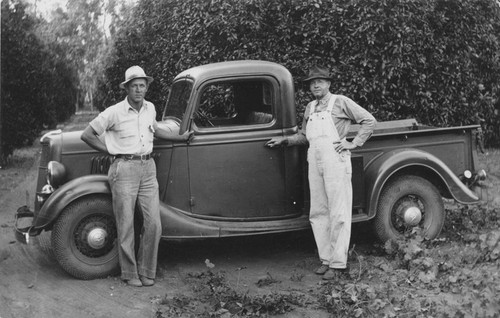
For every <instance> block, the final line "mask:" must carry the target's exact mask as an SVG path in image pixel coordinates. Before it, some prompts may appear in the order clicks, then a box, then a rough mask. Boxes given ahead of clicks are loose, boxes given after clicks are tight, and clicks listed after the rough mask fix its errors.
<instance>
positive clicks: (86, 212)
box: [51, 195, 119, 279]
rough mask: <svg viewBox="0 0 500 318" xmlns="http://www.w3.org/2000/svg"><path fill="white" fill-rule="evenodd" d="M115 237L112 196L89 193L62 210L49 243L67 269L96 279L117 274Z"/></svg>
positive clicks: (58, 259)
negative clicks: (89, 194) (90, 194)
mask: <svg viewBox="0 0 500 318" xmlns="http://www.w3.org/2000/svg"><path fill="white" fill-rule="evenodd" d="M89 234H95V235H94V236H92V235H89ZM90 237H93V238H94V240H90ZM116 237H117V232H116V223H115V218H114V215H113V207H112V203H111V197H109V196H105V195H92V196H89V197H85V198H83V199H81V200H78V201H76V202H73V203H71V204H70V205H68V206H67V207H66V208H65V209H64V211H63V213H62V214H61V216H60V217H59V218H58V219H57V221H56V223H55V224H54V227H53V229H52V238H51V243H52V249H53V250H54V255H55V257H56V260H57V261H58V263H59V264H60V265H61V267H62V268H63V269H64V270H65V271H66V272H68V273H69V274H71V275H72V276H74V277H76V278H79V279H95V278H103V277H107V276H109V275H114V274H117V273H119V264H118V247H117V239H116Z"/></svg>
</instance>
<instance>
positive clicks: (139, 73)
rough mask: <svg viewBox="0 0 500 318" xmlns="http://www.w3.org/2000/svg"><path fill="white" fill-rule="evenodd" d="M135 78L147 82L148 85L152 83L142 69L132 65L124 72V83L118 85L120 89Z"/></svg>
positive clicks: (151, 79) (150, 78)
mask: <svg viewBox="0 0 500 318" xmlns="http://www.w3.org/2000/svg"><path fill="white" fill-rule="evenodd" d="M136 78H144V79H146V81H147V82H148V85H149V84H151V82H152V81H153V78H152V77H151V76H147V75H146V73H145V72H144V70H143V69H142V67H140V66H137V65H134V66H131V67H129V68H128V69H127V70H126V71H125V81H124V82H121V83H120V88H123V89H125V85H126V84H127V83H128V82H130V81H132V80H135V79H136Z"/></svg>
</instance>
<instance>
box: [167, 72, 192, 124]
mask: <svg viewBox="0 0 500 318" xmlns="http://www.w3.org/2000/svg"><path fill="white" fill-rule="evenodd" d="M192 87H193V83H192V82H191V81H189V80H187V79H186V80H183V81H177V82H175V83H174V84H173V85H172V90H171V91H170V94H169V96H168V100H167V105H166V106H165V110H164V112H163V120H166V119H169V118H172V117H175V118H176V119H178V120H179V122H182V120H183V117H184V113H185V112H186V107H187V103H188V100H189V95H190V94H191V89H192Z"/></svg>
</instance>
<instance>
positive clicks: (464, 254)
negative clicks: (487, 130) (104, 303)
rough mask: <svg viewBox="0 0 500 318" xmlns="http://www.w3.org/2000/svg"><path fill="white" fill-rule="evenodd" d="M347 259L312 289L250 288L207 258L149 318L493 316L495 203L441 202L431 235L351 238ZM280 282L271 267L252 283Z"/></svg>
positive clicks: (497, 260) (498, 231) (498, 219)
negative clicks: (374, 240) (369, 240)
mask: <svg viewBox="0 0 500 318" xmlns="http://www.w3.org/2000/svg"><path fill="white" fill-rule="evenodd" d="M349 264H350V271H349V274H346V275H345V276H344V277H341V278H340V279H339V280H337V281H333V282H320V283H319V284H318V288H317V289H314V290H304V292H297V291H283V292H272V293H267V294H258V295H251V294H249V293H248V291H245V290H241V288H235V287H234V284H231V282H229V281H228V279H227V278H226V274H225V272H224V271H218V270H217V269H216V265H215V264H212V263H211V262H210V260H208V259H207V260H206V261H205V265H206V270H204V271H202V272H196V273H189V274H188V275H187V276H186V277H185V279H186V281H187V282H188V283H189V284H190V286H191V289H192V292H193V293H192V295H184V294H183V295H175V296H173V297H172V296H170V297H168V296H165V297H164V298H162V299H160V300H159V301H158V302H157V311H156V317H222V318H227V317H270V316H274V315H280V314H286V313H291V312H293V311H294V310H296V309H297V308H302V309H313V310H319V311H324V312H325V313H329V314H332V315H333V316H334V317H499V312H500V303H499V302H498V299H499V298H500V284H498V282H500V277H499V275H500V274H499V273H500V209H498V208H487V207H484V206H463V207H454V208H452V209H451V208H450V209H447V222H446V224H445V228H444V229H443V232H442V234H441V236H440V237H439V238H438V239H435V240H432V241H430V240H426V239H425V238H424V237H423V235H422V233H420V232H419V231H414V232H413V233H412V234H411V236H410V237H407V238H405V239H404V240H399V241H388V242H386V243H385V244H375V245H374V250H372V251H371V252H364V251H358V250H357V247H356V246H355V245H353V246H352V247H351V250H350V253H349ZM290 279H291V280H298V281H300V279H301V276H300V275H298V274H297V275H292V276H291V277H290ZM492 282H497V283H493V284H492ZM279 283H280V282H279V281H277V280H276V279H275V278H273V277H272V275H271V274H270V273H268V274H267V275H265V276H264V277H261V278H259V279H258V281H256V282H255V284H257V285H258V286H259V287H261V286H267V285H271V284H279Z"/></svg>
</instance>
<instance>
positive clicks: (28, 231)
mask: <svg viewBox="0 0 500 318" xmlns="http://www.w3.org/2000/svg"><path fill="white" fill-rule="evenodd" d="M34 216H35V214H34V213H33V211H31V210H30V209H29V208H28V207H27V206H22V207H20V208H19V209H17V213H16V224H15V226H14V232H15V234H16V240H17V241H18V242H20V243H23V244H28V243H29V240H30V237H31V236H37V235H39V234H40V233H41V232H42V230H41V229H36V228H35V227H34V226H33V225H31V226H26V227H20V226H19V223H20V222H22V223H24V222H25V221H24V220H23V221H21V219H28V218H31V219H33V218H34Z"/></svg>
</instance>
